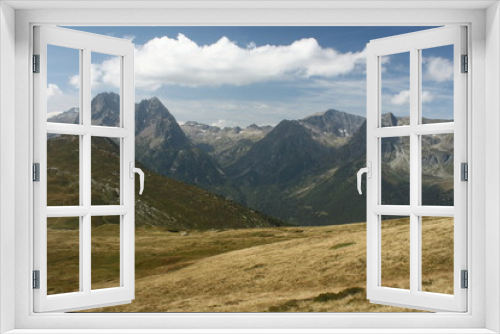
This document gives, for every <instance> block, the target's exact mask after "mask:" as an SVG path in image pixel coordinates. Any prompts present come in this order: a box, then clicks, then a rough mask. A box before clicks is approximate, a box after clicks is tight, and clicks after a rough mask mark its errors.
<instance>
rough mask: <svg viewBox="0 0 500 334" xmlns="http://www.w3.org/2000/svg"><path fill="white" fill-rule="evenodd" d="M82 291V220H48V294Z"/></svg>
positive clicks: (66, 218) (63, 218)
mask: <svg viewBox="0 0 500 334" xmlns="http://www.w3.org/2000/svg"><path fill="white" fill-rule="evenodd" d="M77 291H80V218H79V217H60V218H47V294H48V295H54V294H58V293H67V292H77Z"/></svg>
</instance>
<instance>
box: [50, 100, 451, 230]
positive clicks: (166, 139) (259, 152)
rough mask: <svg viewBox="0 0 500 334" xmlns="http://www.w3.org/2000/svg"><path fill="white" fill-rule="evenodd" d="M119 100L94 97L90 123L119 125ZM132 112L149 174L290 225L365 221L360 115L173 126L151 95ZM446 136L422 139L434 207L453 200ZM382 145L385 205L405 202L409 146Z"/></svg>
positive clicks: (386, 120) (398, 121)
mask: <svg viewBox="0 0 500 334" xmlns="http://www.w3.org/2000/svg"><path fill="white" fill-rule="evenodd" d="M117 97H118V96H117V95H116V94H114V93H102V94H99V95H97V96H96V97H95V98H94V99H93V101H92V119H93V121H92V123H93V124H94V122H97V123H99V124H103V125H104V124H105V125H108V126H116V125H117V124H118V122H119V119H118V117H119V105H118V104H117V103H116V101H117ZM118 100H119V99H118ZM135 110H136V114H135V120H136V159H137V160H138V162H139V163H141V164H142V165H143V166H145V167H147V168H148V169H149V170H151V171H152V172H155V173H157V174H159V175H162V176H165V177H168V178H170V179H175V180H177V181H181V182H183V183H187V184H190V185H194V186H197V187H200V188H203V189H204V190H203V191H207V190H208V191H210V192H211V193H214V194H217V196H221V198H225V199H227V200H230V201H232V202H238V203H240V204H241V205H243V206H246V207H248V208H251V210H256V211H257V212H262V213H263V214H265V215H267V216H271V217H275V218H278V219H281V220H284V221H286V222H288V223H292V224H296V225H335V224H345V223H350V222H356V221H364V220H365V219H366V210H365V207H366V198H365V196H364V195H363V196H359V195H358V193H357V190H356V172H357V170H358V169H359V168H362V167H363V166H364V165H365V159H366V120H365V118H363V117H361V116H357V115H353V114H349V113H346V112H342V111H338V110H335V109H330V110H327V111H325V112H322V113H317V114H314V115H311V116H309V117H305V118H303V119H300V120H283V121H281V122H280V123H279V124H277V125H276V126H257V125H255V124H254V125H250V126H248V127H246V128H241V127H226V128H220V127H216V126H210V125H206V124H202V123H198V122H195V121H190V122H186V123H184V124H182V125H179V124H178V122H177V121H176V120H175V118H174V117H173V115H172V114H171V113H170V112H169V110H168V109H167V108H166V107H165V106H164V105H163V104H162V103H161V101H160V100H159V99H157V98H151V99H147V100H143V101H141V102H140V103H137V104H136V108H135ZM77 115H78V112H77V110H76V109H72V110H68V111H66V112H64V113H61V114H59V115H57V116H55V117H52V118H51V119H49V121H51V122H60V121H64V122H70V123H77V122H78V117H77ZM71 120H73V121H72V122H71ZM407 122H408V119H407V118H398V117H396V116H395V115H393V114H385V115H383V118H382V124H383V125H385V126H395V125H404V124H407ZM450 136H451V137H450ZM452 136H453V135H442V136H434V137H433V136H424V137H422V142H423V146H422V147H423V150H424V151H423V154H422V164H423V171H424V174H425V175H424V176H425V177H423V181H424V184H423V189H422V191H423V194H424V197H425V199H426V200H427V199H428V200H429V201H430V202H432V204H433V205H450V203H452V202H453V189H452V182H450V180H452V175H453V172H452V171H453V151H452V148H453V145H452V144H453V137H452ZM382 144H383V145H382V150H383V152H382V157H383V168H382V170H383V171H384V172H383V173H382V174H383V175H382V189H383V201H385V202H387V203H389V204H406V203H405V201H407V199H408V198H409V197H408V196H409V195H407V194H409V178H407V175H408V168H409V167H406V166H407V164H406V163H405V162H407V161H409V155H408V152H409V146H408V143H407V141H406V139H405V138H391V139H389V140H387V141H385V142H383V143H382ZM408 166H409V165H408ZM424 204H425V203H424Z"/></svg>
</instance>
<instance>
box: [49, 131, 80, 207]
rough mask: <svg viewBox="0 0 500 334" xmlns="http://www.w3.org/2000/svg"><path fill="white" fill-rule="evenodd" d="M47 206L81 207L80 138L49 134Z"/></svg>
mask: <svg viewBox="0 0 500 334" xmlns="http://www.w3.org/2000/svg"><path fill="white" fill-rule="evenodd" d="M47 205H48V206H66V205H80V136H73V135H58V134H51V133H49V134H47Z"/></svg>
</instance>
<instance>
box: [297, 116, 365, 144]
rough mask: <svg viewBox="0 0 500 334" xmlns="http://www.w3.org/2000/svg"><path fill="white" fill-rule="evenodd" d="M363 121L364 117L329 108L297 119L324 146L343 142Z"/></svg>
mask: <svg viewBox="0 0 500 334" xmlns="http://www.w3.org/2000/svg"><path fill="white" fill-rule="evenodd" d="M364 121H365V118H364V117H361V116H357V115H353V114H348V113H346V112H342V111H338V110H336V109H329V110H327V111H325V112H322V113H317V114H314V115H311V116H308V117H306V118H303V119H301V120H299V123H300V124H301V125H303V126H304V127H306V128H307V129H308V130H309V131H310V132H311V134H312V137H313V139H315V140H316V141H318V142H320V143H322V144H323V145H326V146H333V147H338V146H341V145H343V144H345V143H346V142H347V141H348V139H349V138H351V137H352V136H353V135H354V134H355V133H356V132H357V131H358V129H359V127H360V126H361V125H362V124H363V122H364Z"/></svg>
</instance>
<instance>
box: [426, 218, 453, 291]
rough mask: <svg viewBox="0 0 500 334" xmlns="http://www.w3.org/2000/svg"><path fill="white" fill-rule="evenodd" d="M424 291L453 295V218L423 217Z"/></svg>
mask: <svg viewBox="0 0 500 334" xmlns="http://www.w3.org/2000/svg"><path fill="white" fill-rule="evenodd" d="M421 226H422V291H428V292H437V293H446V294H450V295H452V294H453V256H454V251H453V240H454V238H453V233H454V228H453V227H454V219H453V218H451V217H422V225H421Z"/></svg>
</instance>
